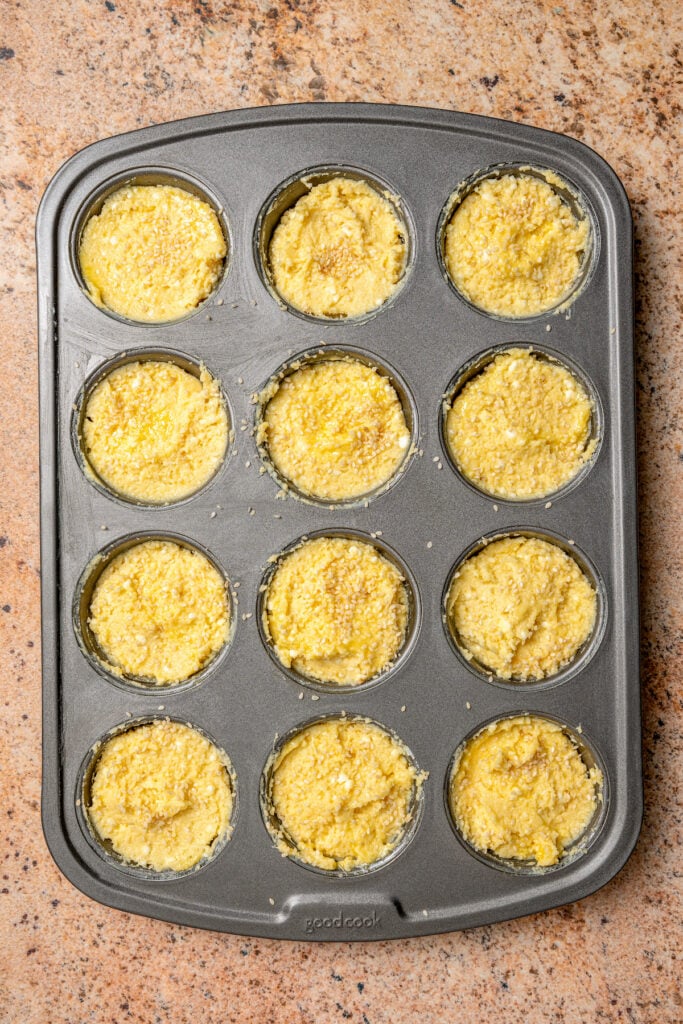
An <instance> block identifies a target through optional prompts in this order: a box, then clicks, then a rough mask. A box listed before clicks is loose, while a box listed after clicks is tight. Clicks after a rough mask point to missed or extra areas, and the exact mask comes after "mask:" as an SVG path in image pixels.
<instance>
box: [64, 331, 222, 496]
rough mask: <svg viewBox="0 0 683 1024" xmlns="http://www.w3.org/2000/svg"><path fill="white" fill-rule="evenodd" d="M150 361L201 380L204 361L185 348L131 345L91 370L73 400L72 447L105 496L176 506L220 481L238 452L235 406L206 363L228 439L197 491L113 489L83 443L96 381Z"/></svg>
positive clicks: (99, 381) (79, 461) (90, 480)
mask: <svg viewBox="0 0 683 1024" xmlns="http://www.w3.org/2000/svg"><path fill="white" fill-rule="evenodd" d="M147 362H159V363H173V365H174V366H177V367H178V368H179V369H181V370H185V372H186V373H189V374H191V375H192V376H193V377H196V378H197V380H199V377H200V374H201V370H202V365H203V364H201V363H199V362H198V361H197V360H195V359H192V358H191V357H190V356H187V355H185V353H184V352H178V351H176V350H174V349H170V348H164V349H156V348H138V349H131V350H129V351H126V352H121V353H119V355H117V356H114V358H113V359H109V360H108V361H107V362H106V363H103V364H102V365H101V366H98V367H97V369H96V370H95V371H94V372H93V373H91V374H90V376H89V377H88V379H87V380H86V382H85V384H84V385H83V387H82V388H81V390H80V391H79V393H78V396H77V398H76V401H75V402H74V406H73V413H72V416H71V447H72V449H73V453H74V457H75V459H76V461H77V463H78V465H79V466H80V468H81V471H82V472H83V474H84V476H85V478H86V479H87V480H88V482H89V483H91V484H92V486H93V487H95V488H96V489H97V490H98V491H99V492H100V494H104V495H106V497H107V498H110V499H111V500H112V501H116V502H120V503H122V504H124V505H135V506H137V507H138V508H145V509H165V508H176V507H178V506H179V505H184V504H186V503H187V502H188V501H192V500H193V499H194V498H196V497H197V495H198V494H201V493H203V491H205V490H206V488H207V487H210V486H211V485H212V484H213V483H214V482H217V481H218V480H219V478H220V477H221V476H222V474H223V472H224V470H225V469H226V467H227V465H228V463H229V462H230V459H231V458H232V456H233V455H234V453H235V451H234V448H235V446H234V441H235V428H234V422H235V421H234V418H233V413H232V409H231V408H230V402H229V401H228V396H227V394H226V393H225V390H224V388H223V385H222V383H221V382H220V380H218V378H217V377H215V376H214V374H213V373H211V370H210V369H209V367H206V369H207V371H208V372H209V373H211V376H212V377H213V379H214V380H215V381H216V383H217V384H218V388H219V391H220V396H221V401H222V403H223V407H224V409H225V414H226V416H227V420H228V442H227V445H226V449H225V454H224V455H223V458H222V459H221V461H220V463H219V464H218V465H217V466H216V469H215V470H214V472H213V473H212V475H211V476H210V477H209V479H208V480H206V481H205V483H203V484H202V485H201V486H200V487H198V488H197V490H196V491H192V493H191V494H188V495H186V496H185V497H184V498H179V499H178V500H177V501H165V502H150V501H140V500H138V499H137V498H129V497H127V496H126V495H125V494H121V493H120V492H119V491H116V490H114V488H113V487H110V486H109V484H107V483H105V481H104V480H102V479H101V478H100V476H99V475H98V474H97V471H96V470H95V469H94V468H93V466H91V464H90V460H89V459H88V456H87V455H86V452H85V447H84V444H83V423H84V421H85V415H86V412H87V409H88V402H89V401H90V397H91V395H92V393H93V392H94V390H95V388H96V387H97V385H98V384H101V383H102V381H103V380H105V379H106V378H107V377H108V376H109V374H110V373H113V372H114V370H118V369H119V368H120V367H121V366H126V365H128V364H129V363H147Z"/></svg>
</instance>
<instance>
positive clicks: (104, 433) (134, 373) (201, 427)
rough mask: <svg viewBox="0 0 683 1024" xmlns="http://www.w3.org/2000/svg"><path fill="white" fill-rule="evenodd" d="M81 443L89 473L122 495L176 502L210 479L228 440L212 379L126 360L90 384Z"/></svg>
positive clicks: (166, 366)
mask: <svg viewBox="0 0 683 1024" xmlns="http://www.w3.org/2000/svg"><path fill="white" fill-rule="evenodd" d="M82 442H83V449H84V452H85V455H86V458H87V460H88V462H89V464H90V466H91V467H92V469H93V470H94V472H95V473H96V474H97V476H98V477H99V478H100V479H101V480H102V481H103V482H104V483H105V484H107V486H108V487H111V488H112V490H114V491H116V492H117V493H118V494H120V495H122V496H123V497H126V498H131V499H133V500H135V501H143V502H148V503H150V504H163V503H166V502H171V501H180V500H181V499H182V498H186V497H187V496H188V495H190V494H193V493H194V492H195V491H196V490H198V489H199V488H200V487H202V485H203V484H205V483H206V482H207V481H208V480H210V479H211V477H212V476H213V474H214V473H215V472H216V470H217V468H218V467H219V465H220V464H221V462H222V461H223V458H224V456H225V451H226V448H227V444H228V416H227V412H226V409H225V404H224V402H223V400H222V398H221V393H220V388H219V386H218V383H217V381H216V380H214V378H213V377H212V376H211V374H210V373H209V372H208V371H207V370H206V369H205V368H204V367H202V369H201V372H200V377H199V380H198V379H197V378H196V377H195V376H193V374H191V373H188V372H187V371H186V370H182V369H181V368H180V367H179V366H176V365H175V363H170V362H161V361H159V362H156V361H154V360H149V361H146V362H142V363H137V362H135V363H126V364H125V365H124V366H120V367H119V368H118V369H116V370H113V371H112V372H111V373H110V374H108V375H107V376H106V377H105V378H104V380H103V381H101V382H100V383H99V384H98V385H97V387H95V389H94V390H93V392H92V394H91V396H90V398H89V399H88V404H87V406H86V409H85V417H84V419H83V426H82Z"/></svg>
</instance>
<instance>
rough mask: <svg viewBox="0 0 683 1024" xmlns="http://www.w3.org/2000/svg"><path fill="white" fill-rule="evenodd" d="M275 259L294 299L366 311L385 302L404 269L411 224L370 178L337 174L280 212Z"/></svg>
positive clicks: (283, 288)
mask: <svg viewBox="0 0 683 1024" xmlns="http://www.w3.org/2000/svg"><path fill="white" fill-rule="evenodd" d="M269 260H270V268H271V272H272V275H273V283H274V285H275V287H276V289H277V290H278V292H279V293H280V295H281V296H282V298H283V299H284V300H285V301H286V302H288V303H289V304H290V305H292V306H295V307H296V308H297V309H300V310H302V311H303V312H305V313H309V314H311V315H312V316H327V317H348V316H360V315H361V314H362V313H368V312H370V311H371V310H373V309H376V308H377V306H380V305H381V304H382V303H383V302H385V301H386V299H388V298H389V296H390V295H391V293H392V292H393V291H394V289H395V288H396V285H397V284H398V282H399V280H400V279H401V277H402V276H403V272H404V269H405V262H406V239H405V228H404V227H403V225H402V224H401V222H400V220H399V219H398V217H397V216H396V212H395V211H394V209H393V207H392V205H391V204H390V203H389V202H388V200H387V199H385V198H383V197H382V196H381V195H379V193H378V192H376V191H375V190H374V189H373V188H371V187H370V185H368V184H367V183H366V182H364V181H353V180H352V179H350V178H343V177H338V178H332V180H331V181H326V182H325V183H324V184H321V185H315V186H314V187H313V188H312V189H311V190H310V192H308V193H307V194H306V195H304V196H302V197H301V199H299V201H298V202H297V203H296V204H295V205H294V206H293V207H292V208H291V209H289V210H287V211H286V212H285V213H284V214H283V215H282V218H281V220H280V222H279V224H278V226H277V227H276V228H275V231H274V232H273V237H272V239H271V242H270V250H269Z"/></svg>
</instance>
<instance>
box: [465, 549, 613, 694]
mask: <svg viewBox="0 0 683 1024" xmlns="http://www.w3.org/2000/svg"><path fill="white" fill-rule="evenodd" d="M596 609H597V597H596V594H595V590H594V589H593V587H592V585H591V583H590V582H589V580H588V579H587V578H586V576H585V575H584V573H583V572H582V570H581V569H580V568H579V566H578V564H577V563H576V561H575V560H574V559H573V558H571V557H570V556H569V555H567V554H565V552H564V551H562V549H561V548H559V547H558V546H557V545H556V544H550V543H548V541H545V540H540V539H539V538H538V537H505V538H503V539H502V540H496V541H493V542H492V543H490V544H488V545H487V546H486V547H485V548H483V549H482V550H481V551H480V552H479V553H478V554H476V555H473V556H472V557H471V558H468V559H467V561H466V562H465V563H464V565H462V566H461V568H460V569H459V570H458V572H457V573H456V574H455V577H454V579H453V583H452V584H451V588H450V591H449V594H448V600H447V615H448V623H449V626H450V629H451V632H452V633H453V636H454V637H455V638H456V640H457V643H458V646H459V647H460V648H461V650H462V651H463V654H465V656H466V657H467V658H472V657H474V658H476V659H477V661H478V662H479V663H480V664H481V665H483V666H484V667H485V668H486V669H490V670H491V671H492V672H493V673H495V674H496V675H497V676H499V677H501V678H502V679H511V678H512V679H516V680H521V681H526V680H534V679H543V678H545V677H546V676H550V675H553V674H554V673H555V672H557V671H559V669H561V668H562V666H563V665H566V664H567V662H568V661H570V660H571V658H573V657H574V655H575V654H576V652H577V651H578V650H579V648H580V647H581V646H582V644H584V643H585V641H586V640H587V639H588V637H589V636H590V635H591V633H592V631H593V627H594V625H595V617H596Z"/></svg>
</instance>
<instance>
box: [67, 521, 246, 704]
mask: <svg viewBox="0 0 683 1024" xmlns="http://www.w3.org/2000/svg"><path fill="white" fill-rule="evenodd" d="M150 540H156V541H169V542H171V543H173V544H178V545H179V546H180V547H183V548H187V549H188V550H189V551H197V552H199V554H201V555H203V556H204V557H205V558H206V559H207V561H208V562H210V564H211V565H212V566H213V567H214V569H215V570H216V571H217V572H218V573H219V574H220V576H221V577H222V578H223V580H224V581H225V593H226V596H227V601H228V615H229V622H228V635H227V638H226V640H225V643H224V644H223V646H222V647H221V648H220V650H219V651H217V652H216V654H215V655H214V656H213V657H212V658H211V660H210V661H209V662H208V663H207V664H206V665H204V667H203V668H201V669H200V670H199V671H198V672H195V673H194V675H191V676H190V677H189V678H187V679H183V680H181V681H180V682H178V683H155V682H154V681H152V680H150V679H147V678H144V677H138V676H130V675H126V674H121V675H119V674H118V673H117V672H116V671H115V669H114V667H113V666H112V663H111V661H110V660H109V658H108V657H107V655H106V653H105V652H104V651H103V650H102V649H101V648H100V646H99V644H98V642H97V639H96V637H95V636H94V634H93V632H92V630H91V629H90V626H89V625H88V617H89V614H90V603H91V601H92V597H93V593H94V590H95V587H96V585H97V581H98V580H99V578H100V576H101V575H102V573H103V572H104V570H105V569H106V568H108V566H110V565H111V563H112V562H113V561H114V559H115V558H117V557H118V556H119V555H122V554H123V553H124V552H125V551H129V550H130V549H131V548H134V547H137V545H138V544H142V543H144V542H145V541H150ZM235 606H236V601H235V596H234V594H233V593H232V587H231V584H230V580H229V578H228V576H227V575H226V573H225V571H224V570H223V568H222V567H221V566H220V565H219V564H218V562H217V561H216V559H215V558H214V556H213V555H212V554H211V552H210V551H207V549H206V548H204V547H202V546H201V544H198V543H197V542H196V541H191V540H188V539H187V538H186V537H182V536H180V535H179V534H176V533H169V532H165V533H156V532H154V531H150V532H141V533H136V534H132V535H130V536H128V537H120V538H119V539H118V540H115V541H112V543H111V544H109V545H107V547H104V548H102V550H101V551H99V552H98V553H97V554H96V555H95V557H94V558H92V559H91V560H90V561H89V562H88V564H87V565H86V567H85V569H84V570H83V572H82V573H81V577H80V579H79V581H78V584H77V586H76V590H75V593H74V598H73V603H72V619H73V626H74V632H75V634H76V641H77V643H78V646H79V647H80V649H81V651H82V652H83V654H84V656H85V657H86V659H87V660H88V662H89V663H90V665H91V666H92V668H94V669H95V671H96V672H97V673H98V674H99V675H101V676H102V677H103V678H104V679H106V680H108V681H109V682H110V683H113V684H114V686H118V687H120V688H121V689H124V690H127V691H128V692H129V693H130V692H133V693H136V694H140V693H141V692H147V693H153V694H156V695H159V696H160V695H162V694H163V695H164V697H166V696H169V695H171V694H176V693H181V692H183V691H185V690H188V689H190V687H195V686H198V685H199V684H200V683H203V682H204V681H205V679H206V678H207V677H208V676H209V675H211V673H213V672H214V671H215V670H216V669H217V668H218V666H219V665H220V664H221V662H222V661H223V659H224V658H225V656H226V655H227V653H228V651H229V650H230V647H231V646H232V641H233V638H234V634H235V629H236V614H235Z"/></svg>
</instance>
